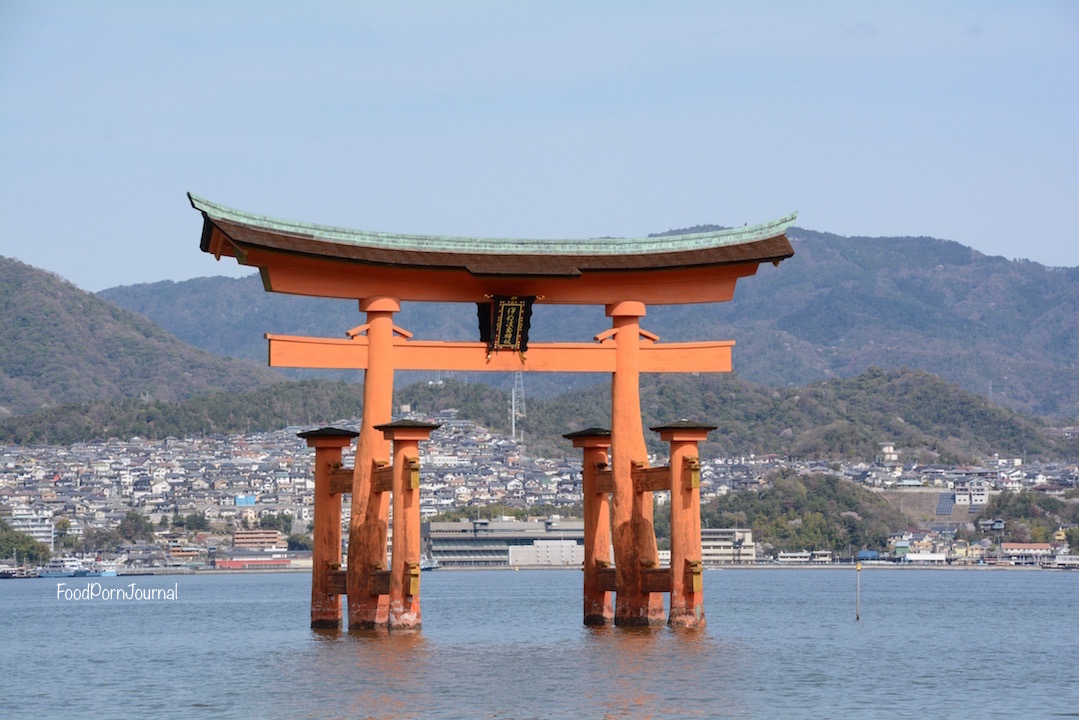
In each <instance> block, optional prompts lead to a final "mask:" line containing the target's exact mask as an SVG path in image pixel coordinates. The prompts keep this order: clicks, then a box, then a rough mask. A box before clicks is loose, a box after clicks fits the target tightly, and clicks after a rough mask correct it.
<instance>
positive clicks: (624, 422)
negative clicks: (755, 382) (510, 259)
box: [607, 301, 663, 626]
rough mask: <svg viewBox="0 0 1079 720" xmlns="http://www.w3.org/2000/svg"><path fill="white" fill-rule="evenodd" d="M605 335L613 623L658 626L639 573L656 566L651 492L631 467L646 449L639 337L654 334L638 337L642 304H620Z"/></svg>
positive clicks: (641, 462) (657, 606) (657, 612)
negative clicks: (609, 370)
mask: <svg viewBox="0 0 1079 720" xmlns="http://www.w3.org/2000/svg"><path fill="white" fill-rule="evenodd" d="M607 315H608V317H610V318H611V324H612V328H611V330H610V331H609V333H610V334H611V335H613V337H614V341H615V368H614V373H613V374H612V377H611V477H612V483H613V487H612V492H611V517H612V520H611V523H612V526H613V528H612V531H613V536H614V568H615V585H616V592H615V614H614V623H615V625H627V626H646V625H662V624H663V595H662V593H659V592H653V591H651V589H650V588H649V587H648V585H647V584H646V581H645V574H646V572H648V571H651V570H653V569H655V568H657V566H658V565H659V550H658V548H657V546H656V533H655V527H654V525H653V517H654V509H653V507H652V493H651V492H650V491H647V490H638V489H637V487H636V486H635V484H634V482H633V472H634V468H640V467H646V466H647V464H648V451H647V449H646V447H645V444H644V428H643V426H642V423H641V395H640V368H641V336H642V334H643V335H645V336H646V338H647V339H648V342H649V344H651V341H652V340H653V339H654V338H655V336H653V335H651V334H649V333H642V331H641V326H640V319H641V318H642V317H644V315H645V306H644V303H642V302H637V301H624V302H618V303H612V304H610V305H608V306H607Z"/></svg>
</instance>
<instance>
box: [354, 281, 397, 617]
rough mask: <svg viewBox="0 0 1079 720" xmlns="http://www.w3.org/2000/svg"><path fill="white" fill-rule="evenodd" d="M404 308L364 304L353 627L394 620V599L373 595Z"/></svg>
mask: <svg viewBox="0 0 1079 720" xmlns="http://www.w3.org/2000/svg"><path fill="white" fill-rule="evenodd" d="M400 309H401V304H400V303H399V302H398V301H397V300H396V298H389V297H375V298H366V299H364V300H361V301H360V310H361V311H363V312H366V313H367V328H366V330H367V343H368V364H367V368H366V370H364V382H363V419H362V423H361V425H360V437H359V441H358V443H357V447H356V465H355V471H354V475H353V479H352V517H351V520H350V522H349V543H348V626H349V629H350V630H353V629H371V628H375V627H381V626H384V625H385V624H386V622H387V621H388V619H389V599H388V597H387V596H385V595H382V594H380V593H377V592H372V580H373V574H374V573H376V572H380V571H382V570H384V569H385V567H386V538H387V535H388V529H389V512H390V506H389V497H388V496H387V495H386V494H385V493H383V492H376V491H374V489H373V486H372V482H371V475H372V472H373V470H374V466H375V462H376V461H385V460H388V459H389V454H390V442H389V440H387V439H386V438H385V437H384V436H383V434H382V433H381V432H379V431H378V430H376V429H375V427H376V426H377V425H382V424H385V423H388V422H389V421H390V420H391V419H392V417H393V371H394V365H393V314H394V313H395V312H397V311H398V310H400Z"/></svg>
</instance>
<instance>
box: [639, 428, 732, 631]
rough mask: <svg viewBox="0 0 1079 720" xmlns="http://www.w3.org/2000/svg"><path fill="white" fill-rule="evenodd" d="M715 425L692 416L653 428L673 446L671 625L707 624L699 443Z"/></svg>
mask: <svg viewBox="0 0 1079 720" xmlns="http://www.w3.org/2000/svg"><path fill="white" fill-rule="evenodd" d="M715 429H716V426H714V425H702V424H699V423H693V422H689V421H688V420H680V421H678V422H676V423H671V424H670V425H662V426H659V427H654V428H652V430H653V431H654V432H658V433H659V436H660V438H661V439H663V440H664V441H666V442H668V443H670V448H671V452H670V458H671V464H670V473H671V479H670V482H671V608H670V615H669V617H668V619H667V624H668V625H670V626H671V627H704V625H705V619H704V585H703V577H702V576H701V571H702V565H701V475H700V460H699V459H698V451H697V443H699V442H701V441H702V440H704V439H705V438H706V437H707V436H708V433H709V432H711V431H712V430H715Z"/></svg>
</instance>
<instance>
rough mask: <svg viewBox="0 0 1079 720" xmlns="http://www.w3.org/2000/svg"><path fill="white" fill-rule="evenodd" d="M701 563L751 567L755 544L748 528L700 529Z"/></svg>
mask: <svg viewBox="0 0 1079 720" xmlns="http://www.w3.org/2000/svg"><path fill="white" fill-rule="evenodd" d="M701 561H702V562H703V563H704V564H705V565H751V564H753V563H755V562H757V544H756V543H755V542H753V531H752V530H750V529H748V528H701Z"/></svg>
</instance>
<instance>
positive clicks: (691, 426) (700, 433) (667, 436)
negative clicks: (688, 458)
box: [649, 420, 718, 442]
mask: <svg viewBox="0 0 1079 720" xmlns="http://www.w3.org/2000/svg"><path fill="white" fill-rule="evenodd" d="M716 427H718V426H716V425H707V424H704V423H698V422H691V421H690V420H679V421H678V422H673V423H670V424H667V425H657V426H656V427H653V428H649V430H651V431H652V432H657V433H659V437H660V438H661V439H662V440H664V441H665V442H671V441H672V440H673V441H676V442H687V441H689V442H692V441H694V440H696V441H697V442H700V441H702V440H704V439H705V438H707V437H708V433H710V432H712V431H713V430H715V429H716Z"/></svg>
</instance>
